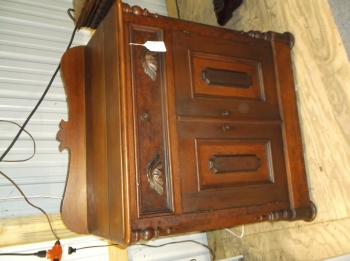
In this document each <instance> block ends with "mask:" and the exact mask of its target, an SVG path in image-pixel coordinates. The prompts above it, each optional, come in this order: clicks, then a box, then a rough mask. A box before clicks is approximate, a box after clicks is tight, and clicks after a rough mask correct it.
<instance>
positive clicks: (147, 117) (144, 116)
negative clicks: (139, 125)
mask: <svg viewBox="0 0 350 261" xmlns="http://www.w3.org/2000/svg"><path fill="white" fill-rule="evenodd" d="M140 118H141V120H142V121H147V120H149V115H148V114H147V112H145V111H144V112H142V113H141V117H140Z"/></svg>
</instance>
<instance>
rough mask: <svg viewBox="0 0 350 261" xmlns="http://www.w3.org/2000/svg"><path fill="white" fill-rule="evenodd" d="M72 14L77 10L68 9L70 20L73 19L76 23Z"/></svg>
mask: <svg viewBox="0 0 350 261" xmlns="http://www.w3.org/2000/svg"><path fill="white" fill-rule="evenodd" d="M72 12H75V10H74V9H72V8H68V9H67V14H68V16H69V18H70V19H72V21H73V22H75V18H74V16H73V15H72Z"/></svg>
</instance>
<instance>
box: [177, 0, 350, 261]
mask: <svg viewBox="0 0 350 261" xmlns="http://www.w3.org/2000/svg"><path fill="white" fill-rule="evenodd" d="M178 2H179V7H180V17H181V18H183V19H186V20H192V21H196V22H200V23H206V24H211V25H217V24H216V19H215V14H214V11H213V4H212V1H211V0H191V1H185V0H178ZM217 26H218V25H217ZM225 27H226V28H231V29H236V30H244V31H249V30H260V31H271V30H272V31H277V32H285V31H290V32H291V33H293V34H294V36H295V46H294V48H293V50H292V58H293V61H294V76H295V82H296V89H297V96H298V103H299V115H300V119H301V125H302V135H303V142H304V152H305V159H306V167H307V173H308V180H309V190H310V195H311V198H312V200H313V201H314V202H315V204H316V205H317V208H318V216H317V218H316V220H315V221H314V222H313V223H311V224H310V223H305V222H294V223H288V222H280V223H278V222H277V223H272V224H271V223H264V224H257V225H250V226H247V227H246V235H247V236H246V237H245V238H243V240H242V241H241V242H240V243H236V244H235V245H231V247H229V246H226V245H225V242H224V243H223V245H221V244H222V242H220V240H216V239H218V238H220V237H221V236H222V237H227V236H229V237H231V238H232V237H233V236H232V235H230V234H228V232H226V231H224V230H222V231H220V232H218V231H216V232H214V233H211V234H210V235H209V236H210V238H211V241H212V245H214V242H215V243H216V245H217V246H218V247H217V249H220V248H221V249H223V248H226V249H233V247H235V246H236V247H238V248H239V249H241V251H243V252H244V253H245V254H246V256H247V258H248V260H318V259H321V258H327V257H331V256H336V255H341V254H344V253H349V252H350V244H348V242H349V238H347V236H346V235H347V234H346V233H344V229H345V228H346V227H348V226H349V222H350V221H349V217H350V201H349V197H350V192H349V189H348V188H349V187H350V175H349V173H350V160H349V159H350V64H349V61H348V59H347V55H346V52H345V48H344V45H343V43H342V41H341V38H340V35H339V31H338V29H337V27H336V24H335V22H334V18H333V16H332V14H331V10H330V7H329V5H328V2H327V0H318V1H313V0H306V1H305V0H283V1H282V0H280V1H278V0H264V1H261V0H249V1H248V0H247V1H244V3H243V5H242V6H241V7H240V8H239V9H238V10H237V11H235V13H234V14H233V18H232V19H231V20H230V21H229V22H228V23H227V24H226V26H225ZM329 226H332V227H333V228H334V229H330V228H329ZM237 230H238V231H239V230H240V228H237ZM263 232H264V233H263ZM341 238H343V239H341ZM339 240H340V241H341V242H340V241H339ZM342 240H343V241H342ZM346 240H347V241H346ZM342 242H343V243H342ZM345 242H347V244H345ZM303 245H305V246H306V247H307V246H310V248H309V252H307V251H306V249H302V247H303ZM219 252H220V251H219ZM224 252H225V251H224ZM221 253H222V254H221V255H222V257H225V256H226V257H229V256H233V254H239V253H231V252H230V251H228V252H227V251H226V252H225V253H223V252H222V251H221ZM263 253H265V254H263ZM218 254H219V256H220V253H218Z"/></svg>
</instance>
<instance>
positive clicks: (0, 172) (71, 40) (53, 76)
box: [0, 9, 77, 253]
mask: <svg viewBox="0 0 350 261" xmlns="http://www.w3.org/2000/svg"><path fill="white" fill-rule="evenodd" d="M69 10H70V9H68V11H67V12H68V14H70V11H69ZM71 10H73V9H71ZM73 11H74V10H73ZM76 31H77V27H75V28H74V30H73V33H72V36H71V38H70V41H69V43H68V46H67V49H66V51H67V50H68V49H69V48H70V47H71V45H72V43H73V40H74V36H75V33H76ZM60 68H61V64H58V66H57V69H56V70H55V72H54V74H53V75H52V77H51V80H50V82H49V84H48V85H47V87H46V89H45V91H44V93H43V94H42V96H41V98H40V99H39V101H38V103H37V104H36V106H35V107H34V109H33V110H32V112H31V113H30V114H29V116H28V118H27V119H26V121H25V122H24V124H23V125H22V127H20V126H19V125H18V126H19V127H20V130H19V131H18V133H17V135H16V137H15V138H14V139H13V140H12V142H11V144H10V146H9V147H8V148H7V149H6V151H5V152H4V153H3V154H2V156H1V157H0V162H1V161H3V159H4V158H5V157H6V155H7V153H8V152H9V151H10V150H11V148H12V147H13V145H14V144H15V143H16V141H17V140H18V138H19V136H20V135H21V133H22V131H25V132H26V133H28V132H27V131H26V130H24V128H25V127H26V125H27V124H28V122H29V120H30V119H31V118H32V116H33V114H34V113H35V112H36V110H37V109H38V107H39V106H40V104H41V103H42V101H43V100H44V98H45V96H46V94H47V92H48V91H49V89H50V87H51V85H52V83H53V80H54V79H55V77H56V75H57V73H58V71H59V70H60ZM28 134H29V133H28ZM29 135H30V134H29ZM30 136H31V135H30ZM33 141H34V139H33ZM34 144H35V143H34ZM34 148H35V145H34ZM0 174H1V175H3V176H4V177H5V178H6V179H7V180H8V181H10V182H11V183H12V184H13V185H14V186H15V187H16V188H17V189H18V191H19V192H20V193H21V195H22V196H23V197H24V199H25V201H26V202H27V203H28V204H29V205H31V206H32V207H34V208H36V209H38V210H40V211H41V212H42V213H43V214H44V215H45V216H46V218H47V221H48V222H49V225H50V229H51V231H52V234H53V235H54V236H55V237H56V239H57V240H59V237H58V236H57V235H56V233H55V231H54V230H53V228H52V224H51V221H50V218H49V216H48V214H47V213H46V212H45V211H44V210H43V209H42V208H40V207H37V206H35V205H33V204H32V203H31V202H30V201H29V200H28V199H27V197H26V195H25V194H24V193H23V191H22V190H21V189H20V188H19V186H18V185H17V184H16V183H15V182H14V181H13V180H12V179H11V178H10V177H9V176H7V175H6V174H5V173H3V172H2V171H0ZM40 252H42V251H40ZM38 253H39V252H38Z"/></svg>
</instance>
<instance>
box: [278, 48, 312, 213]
mask: <svg viewBox="0 0 350 261" xmlns="http://www.w3.org/2000/svg"><path fill="white" fill-rule="evenodd" d="M272 46H273V52H274V59H275V71H276V76H277V90H278V98H279V104H280V113H281V117H282V119H283V125H282V134H283V143H284V154H285V159H286V167H287V177H288V186H289V197H290V202H291V207H292V208H301V207H307V206H310V204H311V203H310V198H309V191H308V185H307V178H306V170H305V162H304V153H303V147H302V139H301V132H300V123H299V115H298V108H297V102H296V93H295V88H294V77H293V68H292V61H291V55H290V48H289V46H288V45H287V44H286V43H280V42H273V43H272Z"/></svg>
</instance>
